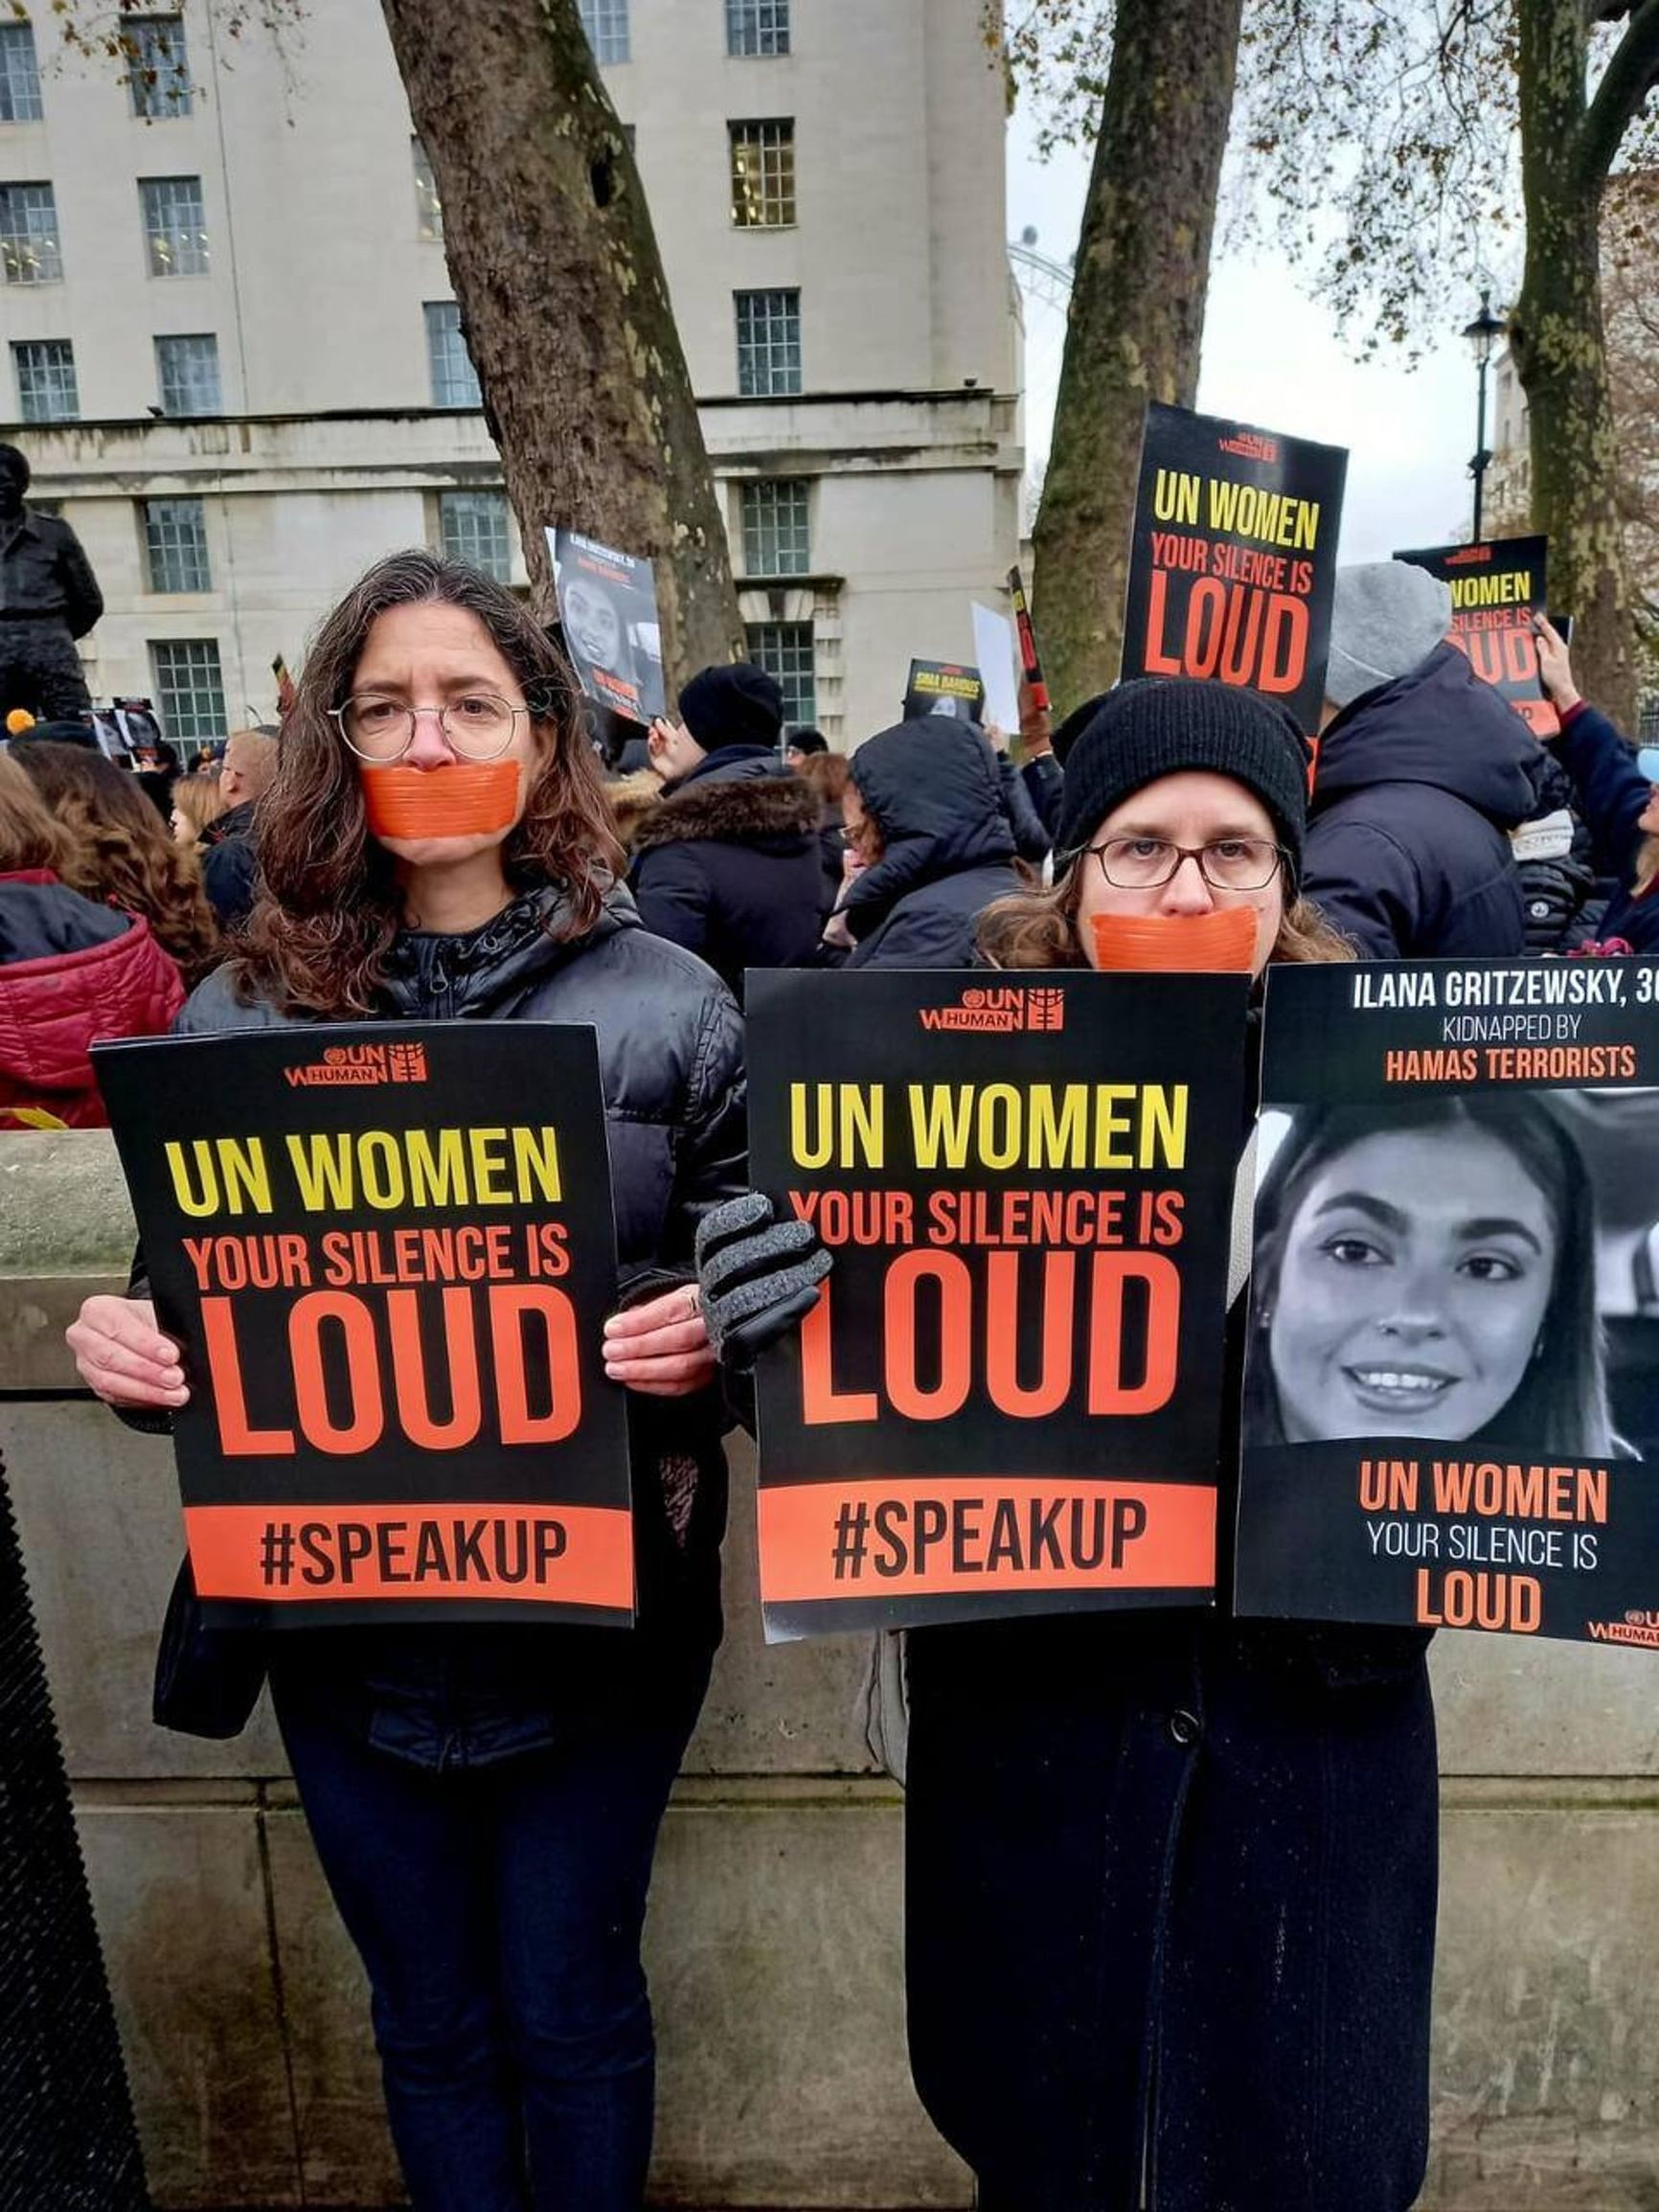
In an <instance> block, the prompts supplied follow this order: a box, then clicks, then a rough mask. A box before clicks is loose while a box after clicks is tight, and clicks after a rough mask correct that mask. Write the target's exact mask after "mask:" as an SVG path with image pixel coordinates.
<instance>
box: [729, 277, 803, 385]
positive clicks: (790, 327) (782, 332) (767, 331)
mask: <svg viewBox="0 0 1659 2212" xmlns="http://www.w3.org/2000/svg"><path fill="white" fill-rule="evenodd" d="M736 298H737V304H738V391H739V395H740V396H741V397H742V398H743V399H778V398H787V397H788V395H789V394H790V393H792V392H798V391H800V389H801V295H800V293H799V292H798V291H789V292H739V293H738V294H737V295H736Z"/></svg>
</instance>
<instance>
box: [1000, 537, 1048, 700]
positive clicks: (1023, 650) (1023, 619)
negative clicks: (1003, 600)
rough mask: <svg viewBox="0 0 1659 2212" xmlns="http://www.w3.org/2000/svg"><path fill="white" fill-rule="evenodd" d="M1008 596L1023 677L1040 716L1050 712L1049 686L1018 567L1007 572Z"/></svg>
mask: <svg viewBox="0 0 1659 2212" xmlns="http://www.w3.org/2000/svg"><path fill="white" fill-rule="evenodd" d="M1008 588H1009V595H1010V597H1011V599H1012V601H1013V627H1014V632H1015V634H1016V636H1017V637H1018V639H1019V666H1020V674H1021V676H1022V678H1023V679H1024V681H1025V685H1026V688H1027V689H1028V691H1029V692H1030V693H1031V703H1032V705H1033V706H1034V708H1035V709H1036V710H1037V712H1038V714H1043V715H1046V714H1047V713H1048V711H1049V687H1048V685H1047V684H1046V683H1045V682H1044V680H1043V666H1042V662H1041V661H1040V660H1039V658H1038V657H1037V643H1036V629H1035V627H1034V624H1033V622H1032V618H1031V606H1030V604H1029V602H1028V601H1027V599H1026V595H1025V579H1024V578H1023V577H1022V576H1021V575H1020V572H1019V570H1018V569H1017V568H1011V569H1010V570H1009V572H1008Z"/></svg>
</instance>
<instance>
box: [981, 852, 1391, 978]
mask: <svg viewBox="0 0 1659 2212" xmlns="http://www.w3.org/2000/svg"><path fill="white" fill-rule="evenodd" d="M1086 860H1087V853H1086V851H1085V852H1079V853H1077V854H1075V855H1073V857H1072V860H1071V863H1070V865H1069V866H1068V867H1066V868H1065V869H1064V870H1063V871H1062V873H1061V874H1060V875H1058V876H1057V878H1055V881H1054V883H1053V884H1052V885H1051V886H1050V887H1049V888H1048V889H1047V890H1031V891H1013V892H1011V893H1010V894H1009V896H1008V897H1007V898H1006V899H995V900H993V901H991V903H990V904H989V906H988V907H987V908H986V910H985V912H984V913H983V914H982V915H981V916H980V918H979V926H978V929H977V931H976V941H977V944H978V946H979V951H980V954H981V956H982V958H984V959H985V960H987V961H989V964H990V965H991V967H993V968H1080V967H1082V966H1083V965H1084V955H1083V948H1082V941H1081V939H1080V937H1079V934H1078V908H1079V906H1080V905H1081V903H1082V897H1083V868H1084V865H1085V864H1086ZM1269 958H1270V959H1273V960H1284V961H1300V962H1308V961H1328V960H1352V959H1353V958H1355V953H1354V948H1353V946H1352V945H1351V944H1350V943H1349V941H1348V939H1347V938H1346V937H1343V936H1341V935H1340V934H1339V933H1338V932H1337V931H1336V930H1334V929H1333V928H1332V927H1331V926H1330V924H1329V922H1327V921H1326V919H1325V917H1324V915H1323V914H1321V913H1320V911H1319V909H1318V907H1317V906H1315V905H1314V904H1313V902H1312V901H1311V900H1308V899H1300V898H1299V899H1293V900H1292V901H1290V902H1289V904H1288V905H1287V906H1286V907H1285V909H1284V915H1283V917H1282V918H1281V920H1280V924H1279V934H1278V936H1277V937H1276V938H1275V939H1274V941H1273V950H1272V952H1271V954H1270V955H1269Z"/></svg>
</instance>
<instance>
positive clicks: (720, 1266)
mask: <svg viewBox="0 0 1659 2212" xmlns="http://www.w3.org/2000/svg"><path fill="white" fill-rule="evenodd" d="M696 1260H697V1283H698V1287H699V1288H700V1290H701V1292H702V1301H703V1318H704V1320H705V1321H706V1322H707V1323H708V1328H709V1341H710V1343H711V1344H713V1346H714V1347H715V1350H716V1353H717V1354H718V1356H719V1357H720V1358H721V1359H722V1360H723V1361H724V1362H725V1364H726V1365H727V1366H728V1367H737V1368H745V1367H752V1366H753V1365H754V1363H755V1356H756V1354H757V1353H759V1352H763V1351H764V1350H765V1348H766V1346H767V1345H768V1344H775V1343H776V1342H777V1341H778V1339H779V1337H781V1336H784V1335H786V1334H788V1332H789V1331H790V1330H791V1329H792V1328H794V1326H795V1325H796V1323H797V1322H798V1321H801V1320H803V1319H805V1317H806V1315H807V1313H809V1312H810V1311H811V1310H812V1304H813V1301H814V1300H815V1299H816V1297H817V1295H818V1286H819V1284H820V1283H822V1282H823V1280H824V1278H825V1276H826V1275H828V1274H829V1272H830V1254H829V1253H828V1252H827V1251H826V1250H825V1249H824V1246H823V1245H822V1244H821V1243H819V1241H818V1232H817V1230H816V1229H814V1228H813V1227H812V1225H811V1223H810V1222H808V1221H795V1220H789V1221H779V1220H774V1219H773V1215H772V1201H771V1199H770V1198H768V1197H766V1196H765V1195H764V1193H763V1192H761V1191H745V1192H744V1193H743V1194H742V1196H741V1197H737V1198H728V1199H726V1201H725V1202H724V1204H723V1205H718V1206H716V1207H715V1208H714V1210H713V1212H711V1213H707V1214H705V1215H704V1216H703V1218H702V1220H700V1221H699V1222H698V1224H697V1246H696Z"/></svg>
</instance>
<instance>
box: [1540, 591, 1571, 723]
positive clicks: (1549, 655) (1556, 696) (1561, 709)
mask: <svg viewBox="0 0 1659 2212" xmlns="http://www.w3.org/2000/svg"><path fill="white" fill-rule="evenodd" d="M1533 635H1534V638H1535V639H1536V640H1537V647H1538V681H1539V682H1540V683H1541V684H1542V685H1543V687H1544V696H1545V697H1546V698H1547V699H1548V700H1549V702H1550V704H1551V706H1553V707H1554V708H1555V710H1556V713H1557V715H1565V714H1570V713H1571V711H1572V710H1573V708H1574V707H1576V706H1577V705H1578V703H1579V687H1578V685H1577V684H1576V683H1574V681H1573V664H1572V662H1571V661H1570V660H1569V659H1568V657H1567V641H1566V639H1565V638H1563V637H1562V635H1561V633H1560V631H1559V630H1558V629H1557V627H1556V626H1555V624H1554V623H1553V622H1552V621H1551V620H1550V618H1549V616H1548V615H1547V614H1534V616H1533ZM1538 734H1539V735H1540V736H1541V737H1550V738H1554V737H1559V735H1560V727H1559V724H1558V723H1557V727H1556V728H1555V729H1553V730H1542V731H1540V732H1539V733H1538Z"/></svg>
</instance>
